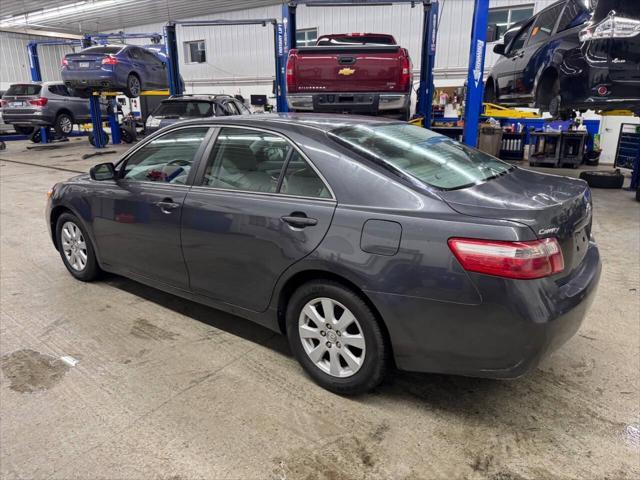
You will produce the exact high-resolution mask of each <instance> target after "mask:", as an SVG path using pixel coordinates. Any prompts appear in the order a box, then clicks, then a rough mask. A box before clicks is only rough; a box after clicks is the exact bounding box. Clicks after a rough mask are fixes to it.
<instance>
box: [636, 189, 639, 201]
mask: <svg viewBox="0 0 640 480" xmlns="http://www.w3.org/2000/svg"><path fill="white" fill-rule="evenodd" d="M636 201H638V202H640V187H638V189H637V190H636Z"/></svg>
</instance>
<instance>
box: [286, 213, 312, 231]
mask: <svg viewBox="0 0 640 480" xmlns="http://www.w3.org/2000/svg"><path fill="white" fill-rule="evenodd" d="M280 218H281V220H282V221H283V222H284V223H288V224H289V225H291V226H292V227H295V228H305V227H313V226H314V225H317V224H318V220H317V219H315V218H309V217H307V215H305V214H304V213H300V212H293V213H292V214H291V215H289V216H285V217H280Z"/></svg>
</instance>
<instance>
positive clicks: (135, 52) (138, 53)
mask: <svg viewBox="0 0 640 480" xmlns="http://www.w3.org/2000/svg"><path fill="white" fill-rule="evenodd" d="M129 56H130V57H131V58H135V59H136V60H142V50H140V49H139V48H136V47H131V48H129Z"/></svg>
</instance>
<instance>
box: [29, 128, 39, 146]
mask: <svg viewBox="0 0 640 480" xmlns="http://www.w3.org/2000/svg"><path fill="white" fill-rule="evenodd" d="M29 140H31V142H33V143H40V142H41V141H42V135H41V134H40V129H39V128H37V129H35V130H34V131H33V132H32V133H31V135H30V136H29Z"/></svg>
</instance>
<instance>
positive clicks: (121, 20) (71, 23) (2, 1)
mask: <svg viewBox="0 0 640 480" xmlns="http://www.w3.org/2000/svg"><path fill="white" fill-rule="evenodd" d="M279 3H282V1H281V0H242V1H238V0H86V1H77V0H76V1H69V0H63V1H61V0H0V27H4V28H29V29H38V30H57V31H61V32H69V33H91V32H98V31H107V30H108V31H117V30H121V29H123V28H125V27H135V26H138V25H145V24H148V23H157V22H166V21H167V20H178V19H184V18H189V17H197V16H200V15H207V14H214V13H221V12H228V11H231V10H240V9H243V10H244V9H247V8H254V7H262V6H266V5H274V4H279Z"/></svg>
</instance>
